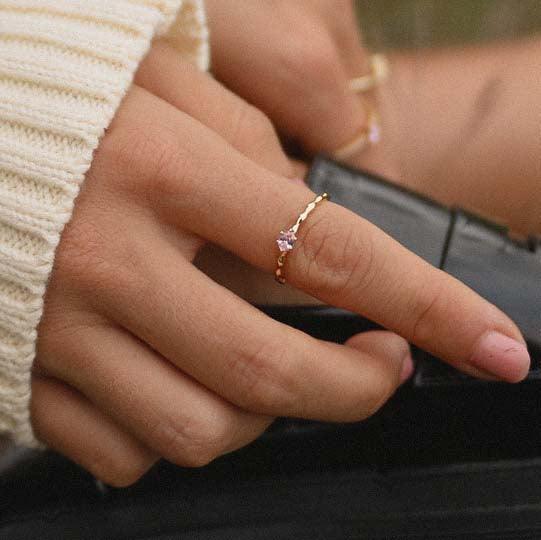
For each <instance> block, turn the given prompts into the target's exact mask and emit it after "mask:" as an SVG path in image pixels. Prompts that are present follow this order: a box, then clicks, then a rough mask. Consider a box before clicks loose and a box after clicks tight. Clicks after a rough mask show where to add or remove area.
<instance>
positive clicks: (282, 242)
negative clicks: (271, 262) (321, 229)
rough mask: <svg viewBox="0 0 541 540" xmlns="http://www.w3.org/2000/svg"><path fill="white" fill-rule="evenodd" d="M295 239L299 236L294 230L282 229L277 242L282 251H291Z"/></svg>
mask: <svg viewBox="0 0 541 540" xmlns="http://www.w3.org/2000/svg"><path fill="white" fill-rule="evenodd" d="M295 240H297V237H296V236H295V233H294V232H293V231H291V230H287V231H280V236H279V237H278V240H276V243H277V244H278V248H279V249H280V251H290V250H292V249H293V245H294V244H295Z"/></svg>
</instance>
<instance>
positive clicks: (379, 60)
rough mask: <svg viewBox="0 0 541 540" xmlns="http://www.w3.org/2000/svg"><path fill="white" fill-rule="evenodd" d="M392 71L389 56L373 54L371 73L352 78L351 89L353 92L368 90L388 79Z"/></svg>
mask: <svg viewBox="0 0 541 540" xmlns="http://www.w3.org/2000/svg"><path fill="white" fill-rule="evenodd" d="M390 71H391V70H390V67H389V61H388V60H387V57H386V56H385V55H384V54H373V55H372V56H371V57H370V74H369V75H363V76H361V77H356V78H355V79H351V80H350V81H349V89H350V90H352V91H353V92H368V91H369V90H372V89H373V88H375V87H376V86H378V85H380V84H381V83H382V82H384V81H385V80H387V78H388V77H389V73H390Z"/></svg>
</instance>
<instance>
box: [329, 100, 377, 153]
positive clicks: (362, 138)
mask: <svg viewBox="0 0 541 540" xmlns="http://www.w3.org/2000/svg"><path fill="white" fill-rule="evenodd" d="M367 117H368V118H367V122H366V125H365V126H363V128H362V129H361V131H360V132H359V133H358V134H357V135H355V137H354V138H353V139H352V140H351V141H349V142H348V143H346V144H344V146H341V147H340V148H338V149H337V150H335V151H334V152H333V157H334V158H335V159H337V160H339V161H342V160H345V159H348V158H350V157H352V156H354V155H355V154H358V153H359V152H361V151H362V150H364V149H365V148H366V147H367V146H369V145H372V144H377V143H378V142H379V141H380V139H381V124H380V119H379V115H378V114H377V113H376V111H375V110H374V109H372V108H371V107H368V109H367Z"/></svg>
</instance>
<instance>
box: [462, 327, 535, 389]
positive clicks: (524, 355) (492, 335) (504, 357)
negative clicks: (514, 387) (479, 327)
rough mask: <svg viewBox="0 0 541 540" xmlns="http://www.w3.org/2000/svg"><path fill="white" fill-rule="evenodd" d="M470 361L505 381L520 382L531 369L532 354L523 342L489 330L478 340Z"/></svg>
mask: <svg viewBox="0 0 541 540" xmlns="http://www.w3.org/2000/svg"><path fill="white" fill-rule="evenodd" d="M470 363H471V364H472V365H473V366H475V367H477V368H479V369H481V370H484V371H487V372H489V373H491V374H493V375H495V376H496V377H498V378H500V379H503V380H504V381H508V382H519V381H521V380H522V379H524V377H526V375H527V374H528V370H529V369H530V354H529V353H528V349H527V348H526V346H525V345H524V344H523V343H520V342H519V341H516V340H514V339H512V338H510V337H507V336H505V335H503V334H500V333H499V332H487V333H486V334H484V335H483V336H481V338H480V339H479V341H478V342H477V345H476V347H475V349H474V353H473V355H472V357H471V358H470Z"/></svg>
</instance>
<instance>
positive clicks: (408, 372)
mask: <svg viewBox="0 0 541 540" xmlns="http://www.w3.org/2000/svg"><path fill="white" fill-rule="evenodd" d="M414 369H415V366H414V364H413V358H412V357H411V353H409V352H408V354H407V355H406V357H405V358H404V360H403V363H402V371H401V372H400V384H404V383H405V382H406V381H407V380H408V379H409V378H410V377H411V376H412V375H413V371H414Z"/></svg>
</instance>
